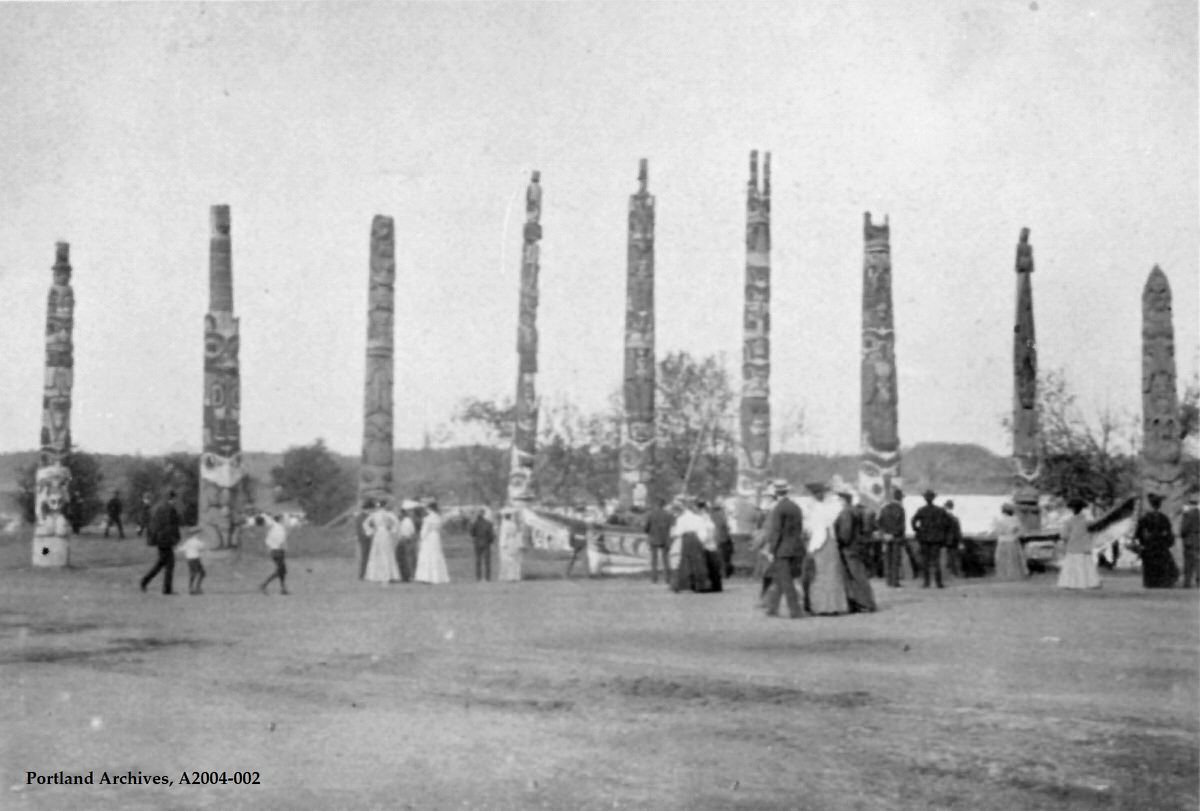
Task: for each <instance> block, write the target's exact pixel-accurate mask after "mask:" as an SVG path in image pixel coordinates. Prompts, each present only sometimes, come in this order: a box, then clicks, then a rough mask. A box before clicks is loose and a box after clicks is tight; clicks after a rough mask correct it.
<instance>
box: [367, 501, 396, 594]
mask: <svg viewBox="0 0 1200 811" xmlns="http://www.w3.org/2000/svg"><path fill="white" fill-rule="evenodd" d="M374 507H375V509H373V510H372V511H371V513H370V514H369V515H368V516H367V517H366V519H365V520H364V521H363V531H364V532H365V533H366V534H367V535H370V536H371V551H370V553H369V555H368V557H367V570H366V572H364V573H363V580H367V581H370V582H372V583H385V584H386V583H394V582H395V581H397V580H399V579H400V566H399V565H398V564H397V563H396V544H397V543H398V542H399V540H400V519H399V518H397V517H396V514H395V513H393V512H392V511H391V510H389V509H387V508H386V507H385V506H384V505H383V504H382V503H381V502H378V501H376V502H374Z"/></svg>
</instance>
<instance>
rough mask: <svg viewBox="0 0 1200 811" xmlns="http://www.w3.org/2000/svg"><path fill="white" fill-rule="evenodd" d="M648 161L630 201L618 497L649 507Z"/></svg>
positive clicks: (651, 299)
mask: <svg viewBox="0 0 1200 811" xmlns="http://www.w3.org/2000/svg"><path fill="white" fill-rule="evenodd" d="M648 180H649V173H648V169H647V164H646V160H645V158H643V159H642V160H641V162H640V164H639V167H638V190H637V193H636V194H633V195H631V196H630V198H629V252H628V264H627V275H626V299H625V421H624V424H623V425H622V426H621V452H620V474H619V475H620V480H619V482H618V491H617V492H618V498H619V501H620V505H621V508H622V509H625V510H628V509H630V508H631V507H638V508H641V507H645V506H646V501H647V498H648V496H649V490H650V486H651V476H652V475H653V470H654V385H655V368H654V197H653V195H651V194H650V193H649V192H648V191H647V190H646V184H647V182H648Z"/></svg>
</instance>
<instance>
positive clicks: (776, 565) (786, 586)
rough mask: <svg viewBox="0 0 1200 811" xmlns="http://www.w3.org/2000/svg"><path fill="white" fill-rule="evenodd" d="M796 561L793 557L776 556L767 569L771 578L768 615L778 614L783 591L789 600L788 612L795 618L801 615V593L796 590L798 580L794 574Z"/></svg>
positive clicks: (767, 601) (767, 600)
mask: <svg viewBox="0 0 1200 811" xmlns="http://www.w3.org/2000/svg"><path fill="white" fill-rule="evenodd" d="M794 563H795V561H794V560H793V559H792V558H775V560H774V561H772V562H771V567H770V568H769V569H768V570H767V576H769V577H770V578H771V587H770V588H769V589H767V597H766V601H765V602H766V609H767V616H768V617H774V616H778V614H779V596H780V594H781V593H782V595H783V596H784V598H785V599H786V600H787V607H788V614H790V615H791V616H792V618H793V619H795V618H796V617H799V616H800V615H801V611H800V595H799V594H798V593H797V592H796V581H795V579H794V577H793V575H792V572H793V564H794Z"/></svg>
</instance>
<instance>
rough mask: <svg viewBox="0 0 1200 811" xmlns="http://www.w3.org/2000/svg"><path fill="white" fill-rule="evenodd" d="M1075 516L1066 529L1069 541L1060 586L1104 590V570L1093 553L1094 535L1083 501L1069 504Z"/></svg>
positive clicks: (1062, 566)
mask: <svg viewBox="0 0 1200 811" xmlns="http://www.w3.org/2000/svg"><path fill="white" fill-rule="evenodd" d="M1067 506H1068V507H1070V508H1071V512H1072V513H1074V514H1073V515H1072V516H1071V517H1070V518H1069V519H1067V523H1066V526H1064V527H1063V529H1062V537H1063V539H1064V540H1065V541H1066V554H1065V555H1064V556H1063V559H1062V562H1061V563H1060V564H1059V568H1058V585H1059V587H1060V588H1064V589H1098V588H1100V570H1099V569H1098V568H1097V567H1096V557H1095V555H1093V554H1092V533H1090V532H1088V528H1087V523H1088V522H1087V519H1086V518H1084V517H1083V514H1082V513H1083V508H1084V507H1085V506H1087V505H1086V504H1084V501H1083V499H1081V498H1073V499H1071V500H1070V502H1068V503H1067Z"/></svg>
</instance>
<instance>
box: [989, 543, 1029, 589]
mask: <svg viewBox="0 0 1200 811" xmlns="http://www.w3.org/2000/svg"><path fill="white" fill-rule="evenodd" d="M1026 577H1029V567H1028V566H1026V565H1025V553H1024V552H1022V551H1021V544H1020V543H1018V542H1017V541H997V542H996V579H997V580H1024V579H1025V578H1026Z"/></svg>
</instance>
